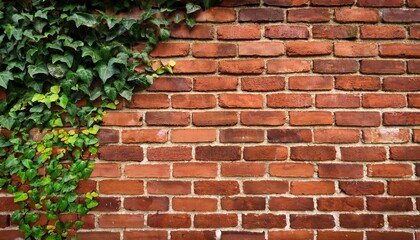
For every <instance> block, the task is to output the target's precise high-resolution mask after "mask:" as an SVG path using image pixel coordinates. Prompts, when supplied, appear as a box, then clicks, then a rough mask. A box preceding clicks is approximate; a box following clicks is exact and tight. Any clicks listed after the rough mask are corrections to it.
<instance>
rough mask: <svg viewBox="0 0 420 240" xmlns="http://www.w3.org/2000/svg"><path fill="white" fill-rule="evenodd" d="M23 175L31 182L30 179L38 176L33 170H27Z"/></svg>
mask: <svg viewBox="0 0 420 240" xmlns="http://www.w3.org/2000/svg"><path fill="white" fill-rule="evenodd" d="M25 174H26V177H27V178H28V180H29V181H32V179H34V178H35V177H36V176H37V175H38V171H37V170H35V169H28V170H26V172H25Z"/></svg>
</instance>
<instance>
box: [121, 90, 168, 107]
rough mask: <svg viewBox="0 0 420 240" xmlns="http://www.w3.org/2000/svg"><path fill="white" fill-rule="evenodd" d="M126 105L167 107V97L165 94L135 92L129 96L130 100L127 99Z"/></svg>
mask: <svg viewBox="0 0 420 240" xmlns="http://www.w3.org/2000/svg"><path fill="white" fill-rule="evenodd" d="M126 106H127V107H128V108H141V109H148V108H168V107H169V98H168V95H167V94H150V93H147V94H140V93H136V94H134V95H133V97H132V98H131V101H127V103H126Z"/></svg>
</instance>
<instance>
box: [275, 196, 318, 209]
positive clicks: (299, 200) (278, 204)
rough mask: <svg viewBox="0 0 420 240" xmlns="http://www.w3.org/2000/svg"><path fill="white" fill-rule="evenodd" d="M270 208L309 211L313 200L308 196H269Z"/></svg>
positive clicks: (312, 206)
mask: <svg viewBox="0 0 420 240" xmlns="http://www.w3.org/2000/svg"><path fill="white" fill-rule="evenodd" d="M268 201H269V202H268V205H269V209H270V210H274V211H311V210H314V200H313V199H312V198H309V197H293V198H290V197H270V199H269V200H268Z"/></svg>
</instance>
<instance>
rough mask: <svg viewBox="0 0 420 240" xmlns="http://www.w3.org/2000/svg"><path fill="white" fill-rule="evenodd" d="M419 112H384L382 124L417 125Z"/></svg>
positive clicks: (419, 119) (419, 117) (419, 118)
mask: <svg viewBox="0 0 420 240" xmlns="http://www.w3.org/2000/svg"><path fill="white" fill-rule="evenodd" d="M418 124H420V112H389V113H384V125H403V126H410V125H418Z"/></svg>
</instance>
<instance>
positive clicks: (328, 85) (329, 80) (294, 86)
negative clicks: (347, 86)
mask: <svg viewBox="0 0 420 240" xmlns="http://www.w3.org/2000/svg"><path fill="white" fill-rule="evenodd" d="M333 82H334V78H333V77H330V76H291V77H289V89H290V90H297V91H323V90H331V89H332V88H333Z"/></svg>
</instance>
